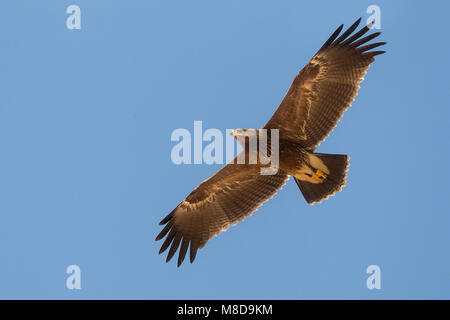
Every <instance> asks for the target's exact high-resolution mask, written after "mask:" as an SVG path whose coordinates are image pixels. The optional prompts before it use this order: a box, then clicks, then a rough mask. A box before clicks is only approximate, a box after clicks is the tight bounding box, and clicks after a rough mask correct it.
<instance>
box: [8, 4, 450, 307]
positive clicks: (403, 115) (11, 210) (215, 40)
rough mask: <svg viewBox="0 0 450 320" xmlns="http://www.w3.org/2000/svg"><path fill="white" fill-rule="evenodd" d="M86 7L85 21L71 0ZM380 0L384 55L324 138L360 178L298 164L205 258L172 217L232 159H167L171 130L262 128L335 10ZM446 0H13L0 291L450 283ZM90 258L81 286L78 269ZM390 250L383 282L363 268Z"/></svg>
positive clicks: (271, 293) (248, 290)
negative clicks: (171, 241)
mask: <svg viewBox="0 0 450 320" xmlns="http://www.w3.org/2000/svg"><path fill="white" fill-rule="evenodd" d="M71 4H76V5H78V6H80V8H81V30H68V29H67V28H66V18H67V17H68V14H66V8H67V7H68V6H69V5H71ZM372 4H376V5H379V6H380V8H381V28H382V30H381V31H383V34H382V36H381V37H380V41H387V42H388V45H387V46H386V50H387V51H388V53H387V54H385V55H383V56H380V57H378V58H377V60H376V62H375V63H374V64H373V65H372V66H371V68H370V69H369V71H368V74H367V76H366V78H365V81H364V82H363V83H362V86H361V90H360V91H359V95H358V96H357V98H356V100H355V102H354V103H353V106H352V107H351V108H350V109H349V110H348V111H347V112H346V114H345V116H344V118H343V119H342V121H341V122H340V124H339V126H338V127H337V128H336V129H335V130H334V132H333V133H332V134H331V135H330V137H329V138H328V139H327V140H326V141H325V142H324V143H322V144H321V145H320V147H319V149H318V151H319V152H325V153H345V154H349V155H350V157H351V166H350V170H349V177H348V180H347V186H346V187H345V188H344V190H343V191H342V192H340V193H338V194H337V195H336V196H335V197H332V198H331V199H329V200H328V201H325V202H323V203H321V204H320V205H315V206H309V205H308V204H307V203H306V202H305V201H304V199H303V197H302V196H301V194H300V192H299V190H298V188H297V186H296V185H295V183H294V181H293V180H290V181H289V182H288V184H287V185H286V186H285V188H284V189H283V190H282V191H281V192H279V193H278V195H277V196H275V197H274V199H272V200H271V201H269V202H267V203H266V204H264V206H263V207H261V208H260V209H259V210H258V211H257V213H256V214H254V215H253V216H252V217H250V218H248V219H246V220H245V221H244V222H243V223H240V224H239V225H238V226H236V227H232V228H230V229H229V230H228V231H227V232H225V233H222V234H221V235H220V236H219V237H217V238H214V239H213V240H211V241H210V242H209V243H208V244H207V245H206V246H205V248H203V249H202V250H200V251H199V252H198V255H197V259H196V261H195V263H194V264H192V265H190V264H189V263H187V264H186V263H185V264H184V265H183V267H181V268H179V269H178V268H177V267H176V264H175V263H173V262H172V263H170V264H166V263H165V257H162V256H159V255H158V250H159V246H160V243H159V242H158V243H157V242H155V241H154V238H155V236H156V235H157V233H158V232H159V230H160V227H159V226H158V225H157V223H158V222H159V221H160V220H161V218H162V217H164V216H165V215H166V214H167V213H169V212H170V211H171V210H172V209H173V208H174V207H175V206H176V205H177V204H178V203H179V202H180V201H181V200H183V199H184V198H185V197H186V196H187V194H189V192H190V191H192V189H193V188H195V187H196V186H197V185H198V184H199V183H200V182H201V181H203V180H204V179H206V178H208V177H209V176H210V175H211V174H213V173H214V172H215V171H217V170H218V169H219V168H220V167H221V166H220V165H180V166H176V165H175V164H173V163H172V161H171V159H170V152H171V149H172V147H173V146H174V143H173V142H171V141H170V135H171V133H172V131H173V130H174V129H177V128H187V129H189V130H192V128H193V123H194V120H202V121H203V126H204V129H207V128H218V129H221V130H225V129H226V128H241V127H248V128H257V127H260V126H262V125H264V123H265V122H266V121H267V120H268V119H269V117H270V116H271V114H272V113H273V112H274V110H275V109H276V107H277V106H278V104H279V102H280V101H281V99H282V97H283V96H284V94H285V92H286V90H287V88H288V87H289V85H290V83H291V81H292V79H293V78H294V76H295V75H296V73H297V72H298V71H299V70H300V69H301V68H302V67H303V66H304V65H305V64H306V63H307V61H308V60H309V58H311V57H312V55H313V54H314V53H315V52H316V50H317V49H318V48H319V47H320V46H321V45H322V43H323V42H324V41H325V40H326V39H327V38H328V36H329V35H330V34H331V33H332V32H333V31H334V29H335V28H336V27H337V26H338V25H339V24H341V23H344V24H345V25H347V26H348V25H350V24H351V23H353V22H354V21H355V20H356V19H357V18H358V17H363V20H365V19H366V18H367V17H368V16H369V14H367V13H366V8H367V7H368V6H369V5H372ZM449 9H450V8H449V5H448V4H447V3H445V2H439V3H433V5H431V4H430V3H429V2H420V3H418V2H412V1H378V2H373V1H360V0H358V1H356V0H355V1H345V2H344V3H341V2H335V1H326V2H324V1H316V2H313V1H277V2H275V1H245V2H244V1H220V2H219V1H189V2H186V1H171V2H163V1H115V2H111V1H100V0H97V1H86V0H77V1H61V0H58V1H56V0H54V1H4V2H3V5H2V10H0V30H1V32H0V41H1V43H2V50H0V59H1V61H2V63H1V76H0V88H1V91H2V94H1V95H0V255H1V264H0V298H27V299H37V298H39V299H48V298H57V299H79V298H83V299H107V298H114V299H117V298H122V299H221V298H224V299H226V298H228V299H230V298H235V299H347V298H358V299H383V298H385V299H394V298H402V299H418V298H426V299H427V298H446V299H449V298H450V255H449V250H448V249H449V244H450V235H449V232H448V230H449V226H450V215H449V213H450V212H449V211H450V210H449V189H450V188H449V187H450V183H449V181H450V170H449V169H448V158H449V156H450V151H449V147H448V143H449V139H450V127H449V120H448V119H449V117H450V111H449V107H448V89H449V88H448V72H449V59H448V57H449V55H450V44H449V42H448V41H447V40H448V39H447V38H448V37H447V36H446V30H447V25H448V23H447V21H448V11H449ZM69 265H78V266H80V268H81V273H82V277H81V279H82V280H81V290H68V289H67V288H66V278H67V277H68V275H67V274H66V268H67V266H69ZM369 265H378V266H380V268H381V289H380V290H368V289H367V287H366V279H367V277H368V276H369V275H368V274H366V268H367V267H368V266H369Z"/></svg>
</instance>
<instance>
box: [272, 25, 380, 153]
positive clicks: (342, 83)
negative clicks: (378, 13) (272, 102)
mask: <svg viewBox="0 0 450 320" xmlns="http://www.w3.org/2000/svg"><path fill="white" fill-rule="evenodd" d="M360 20H361V19H359V20H358V21H356V22H355V23H354V24H353V25H352V26H350V27H349V28H348V29H347V30H346V31H345V32H344V33H342V35H340V36H339V34H340V32H341V31H342V27H343V26H342V25H341V26H340V27H339V28H338V29H337V30H336V31H335V32H334V33H333V34H332V35H331V37H330V38H329V39H328V40H327V41H326V42H325V43H324V45H323V46H322V48H320V49H319V51H318V52H317V53H316V54H315V55H314V57H313V58H312V59H311V61H310V62H309V63H308V64H307V65H306V66H305V67H304V68H303V69H302V70H301V71H300V73H299V74H298V75H297V76H296V77H295V79H294V81H293V82H292V85H291V87H290V88H289V90H288V92H287V94H286V96H285V97H284V99H283V101H282V102H281V104H280V106H279V107H278V109H277V110H276V111H275V113H274V114H273V116H272V118H271V119H270V120H269V122H268V123H267V124H266V125H265V128H266V129H279V130H280V136H283V137H285V138H288V139H290V140H293V141H296V142H298V143H300V144H301V145H302V146H303V147H305V148H307V149H309V150H311V151H313V150H314V149H315V148H316V147H317V146H318V145H319V143H320V142H321V141H322V140H324V139H325V138H326V137H327V136H328V134H329V133H330V132H331V131H332V130H333V128H334V127H335V126H336V124H337V123H338V121H339V120H340V118H341V117H342V114H343V113H344V111H345V110H346V109H347V108H348V107H349V106H350V105H351V103H352V102H353V99H354V98H355V96H356V94H357V93H358V90H359V83H360V82H361V81H362V80H363V79H364V75H365V74H366V71H367V68H369V65H370V64H371V63H372V62H373V61H374V60H375V59H374V56H376V55H378V54H382V53H384V51H369V50H371V49H373V48H376V47H378V46H381V45H383V44H385V42H377V43H373V44H368V45H364V44H365V43H367V42H368V41H370V40H372V39H373V38H375V37H377V36H378V35H379V34H380V32H375V33H372V34H370V35H368V36H366V37H364V38H361V37H362V36H363V35H364V34H365V33H366V32H368V31H369V30H370V29H369V27H368V26H365V27H364V28H362V29H361V30H360V31H358V32H356V33H355V34H353V35H351V34H352V32H353V31H354V30H355V29H356V28H357V26H358V24H359V22H360ZM350 35H351V36H350ZM338 36H339V37H338Z"/></svg>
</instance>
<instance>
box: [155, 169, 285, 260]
mask: <svg viewBox="0 0 450 320" xmlns="http://www.w3.org/2000/svg"><path fill="white" fill-rule="evenodd" d="M234 162H235V161H233V163H229V164H227V165H226V166H225V167H223V168H222V169H221V170H219V171H218V172H217V173H216V174H215V175H213V176H212V177H211V178H209V179H207V180H205V181H204V182H202V183H201V184H200V185H199V186H198V187H197V188H196V189H195V190H194V191H192V193H191V194H190V195H189V196H188V197H187V198H186V199H185V200H184V201H183V202H181V203H180V204H179V205H178V206H177V207H176V208H175V209H174V210H173V211H172V212H171V213H170V214H169V215H168V216H167V217H165V218H164V219H163V220H162V221H161V222H160V224H161V225H164V224H165V225H166V226H165V227H164V229H163V230H162V231H161V233H160V234H159V235H158V236H157V237H156V240H160V239H162V238H164V237H165V236H166V235H167V237H166V239H165V241H164V243H163V244H162V246H161V250H160V251H159V253H162V252H164V251H165V250H166V249H167V248H168V247H169V246H170V245H171V244H172V245H171V246H170V249H169V253H168V254H167V260H166V261H167V262H168V261H169V260H170V259H171V258H172V257H173V255H174V254H175V252H176V251H177V249H178V247H179V246H180V243H181V247H180V252H179V255H178V266H180V265H181V263H182V262H183V260H184V257H185V255H186V252H187V250H188V247H189V246H190V261H191V263H192V262H193V261H194V259H195V255H196V253H197V250H198V249H199V248H202V247H203V246H204V245H205V244H206V242H207V241H208V240H209V239H211V238H212V237H213V236H217V235H218V234H219V233H220V232H221V231H225V230H226V229H228V227H229V226H231V225H235V224H236V223H238V222H239V221H242V220H244V218H245V217H246V216H249V215H251V214H252V213H253V212H254V211H255V210H257V209H258V207H259V206H260V205H261V204H262V203H263V202H265V201H266V200H268V199H270V198H271V197H272V196H274V195H275V194H276V193H277V191H278V190H279V189H281V187H282V186H283V185H284V184H285V181H286V180H287V178H288V176H287V175H286V173H284V172H283V171H281V170H279V171H278V173H277V174H274V175H261V172H260V169H261V167H260V166H259V165H256V164H235V163H234Z"/></svg>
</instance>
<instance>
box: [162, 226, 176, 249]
mask: <svg viewBox="0 0 450 320" xmlns="http://www.w3.org/2000/svg"><path fill="white" fill-rule="evenodd" d="M175 233H176V232H175V230H174V229H172V230H170V233H169V235H168V236H167V238H166V240H165V241H164V243H163V244H162V246H161V249H159V254H161V253H163V252H164V251H166V249H167V247H168V246H169V245H170V243H171V242H172V240H173V238H174V237H175Z"/></svg>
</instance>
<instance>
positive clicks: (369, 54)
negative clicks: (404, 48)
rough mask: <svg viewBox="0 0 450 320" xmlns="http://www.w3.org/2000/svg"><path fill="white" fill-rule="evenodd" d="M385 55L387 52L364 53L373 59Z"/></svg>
mask: <svg viewBox="0 0 450 320" xmlns="http://www.w3.org/2000/svg"><path fill="white" fill-rule="evenodd" d="M383 53H386V51H370V52H366V53H364V55H365V56H367V57H371V58H372V57H375V56H378V55H380V54H383Z"/></svg>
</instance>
